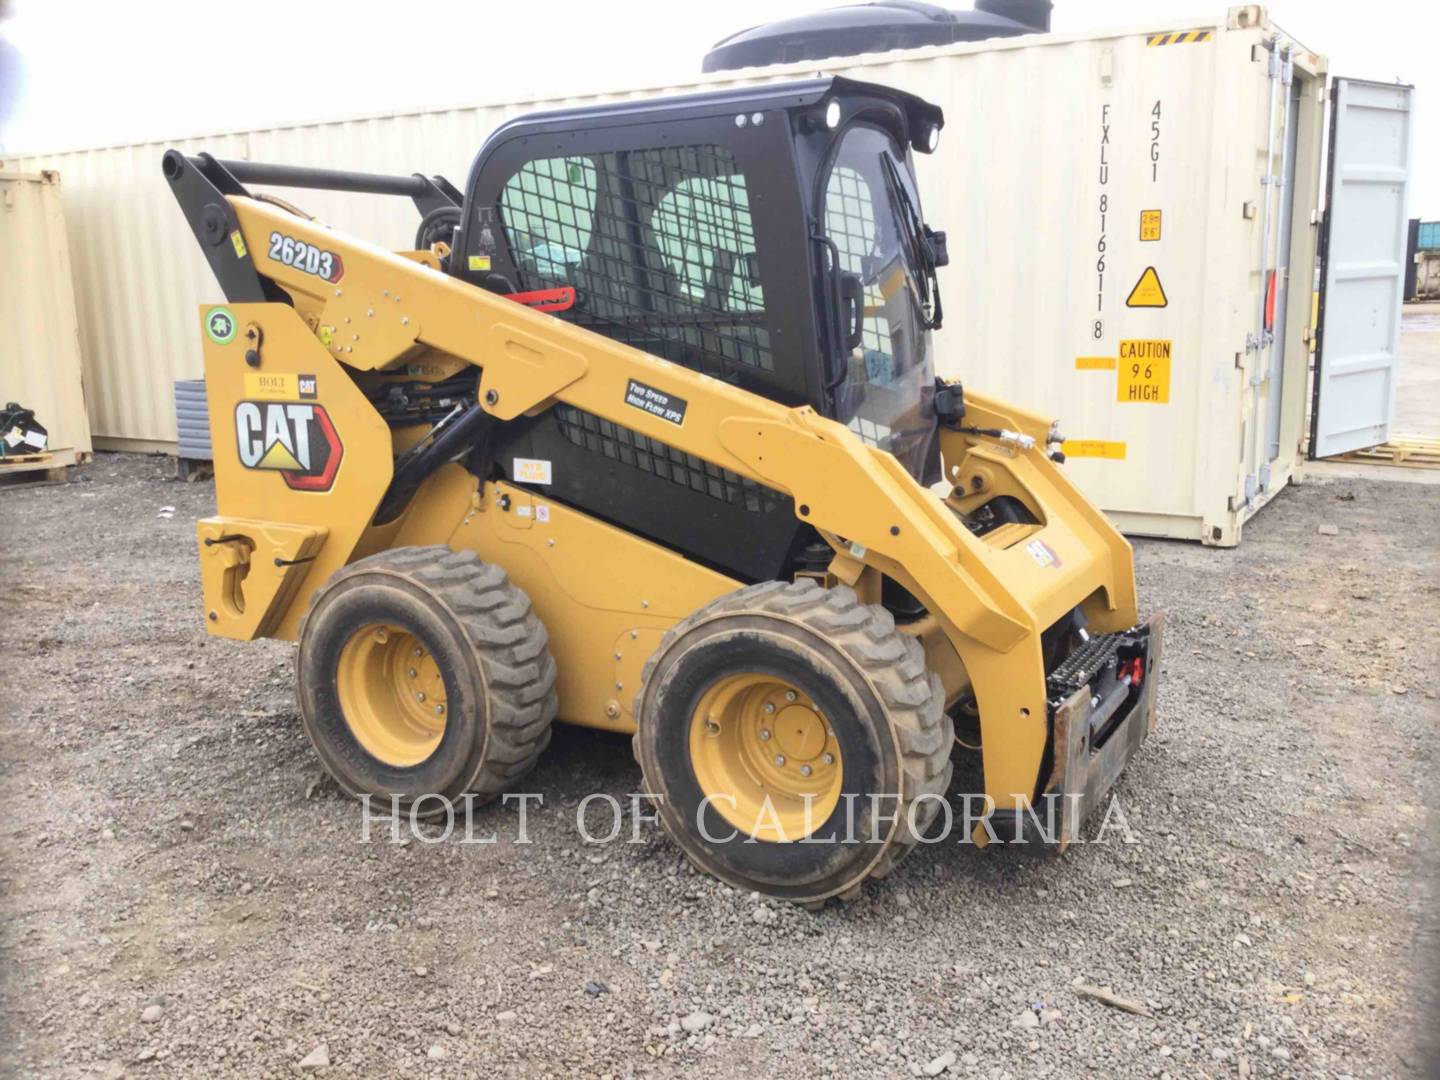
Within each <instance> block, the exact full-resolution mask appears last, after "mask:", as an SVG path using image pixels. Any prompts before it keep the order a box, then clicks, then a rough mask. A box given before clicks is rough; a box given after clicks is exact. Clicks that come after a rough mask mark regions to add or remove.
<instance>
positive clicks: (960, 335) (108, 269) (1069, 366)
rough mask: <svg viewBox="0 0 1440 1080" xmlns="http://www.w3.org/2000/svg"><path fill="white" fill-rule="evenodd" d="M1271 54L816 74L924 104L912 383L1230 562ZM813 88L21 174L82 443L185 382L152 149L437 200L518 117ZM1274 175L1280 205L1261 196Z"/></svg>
mask: <svg viewBox="0 0 1440 1080" xmlns="http://www.w3.org/2000/svg"><path fill="white" fill-rule="evenodd" d="M1277 39H1278V41H1279V43H1280V45H1281V46H1283V45H1285V44H1287V43H1288V42H1287V39H1286V38H1285V37H1284V35H1283V34H1282V33H1280V32H1278V31H1277V30H1275V29H1274V28H1273V27H1271V26H1270V25H1269V24H1268V22H1267V21H1266V17H1265V14H1264V11H1263V9H1261V8H1259V7H1255V6H1250V7H1244V8H1235V9H1232V10H1231V11H1230V12H1229V13H1227V14H1226V15H1225V16H1224V17H1222V18H1219V19H1210V20H1201V21H1193V22H1189V23H1167V24H1164V25H1156V26H1153V27H1149V28H1141V29H1136V30H1131V31H1125V32H1117V33H1114V34H1100V35H1058V34H1048V35H1033V36H1026V37H1020V38H1011V39H1000V40H996V41H986V42H976V43H970V44H965V45H954V46H946V47H941V48H935V49H923V50H910V51H906V52H903V53H889V54H881V55H872V56H863V57H853V58H848V59H845V60H839V61H836V62H835V63H834V65H833V66H832V65H829V64H822V65H820V66H821V67H823V68H824V69H825V70H826V72H828V73H839V74H846V75H850V76H852V77H855V78H859V79H866V80H870V81H875V82H882V83H888V84H891V85H894V86H898V87H901V88H903V89H906V90H910V91H913V92H915V93H918V94H920V95H922V96H924V97H926V98H928V99H930V100H932V101H934V102H936V103H937V104H939V105H941V106H942V107H943V108H944V110H945V114H946V128H945V133H944V135H943V136H942V138H941V140H940V149H939V152H938V153H937V154H935V155H932V156H931V157H929V158H926V157H923V156H921V157H920V158H919V159H918V160H917V162H916V168H917V172H918V174H919V177H920V181H921V188H922V199H923V201H924V203H925V212H926V217H927V218H928V219H929V220H930V222H931V223H932V224H933V225H934V226H935V227H937V228H942V229H945V230H947V231H948V233H949V238H950V242H949V248H950V253H951V264H950V266H949V267H948V268H947V269H946V270H944V271H942V272H941V285H942V295H943V299H944V305H945V327H944V329H943V330H942V331H940V333H939V334H938V336H937V342H936V346H937V348H936V352H937V357H938V366H939V368H940V370H941V372H942V373H943V374H946V375H949V376H954V377H959V378H961V379H963V380H965V381H966V382H968V383H971V384H973V385H974V386H975V387H977V388H983V389H984V390H985V391H986V392H987V393H994V394H997V395H1000V396H1002V397H1008V398H1010V399H1012V400H1014V401H1015V402H1016V403H1017V404H1021V405H1024V406H1026V407H1029V408H1033V409H1036V410H1039V411H1042V412H1050V413H1053V414H1055V415H1057V416H1059V417H1060V418H1061V420H1062V423H1063V427H1064V433H1065V434H1066V435H1067V436H1068V437H1069V439H1070V440H1071V442H1070V444H1069V447H1068V449H1069V451H1070V464H1069V468H1070V469H1071V470H1072V471H1073V473H1074V475H1075V477H1076V479H1077V481H1078V482H1079V483H1080V484H1081V486H1082V487H1083V488H1084V489H1085V490H1086V491H1087V493H1088V494H1089V495H1090V496H1091V497H1092V498H1094V499H1095V500H1096V501H1097V502H1098V503H1099V504H1100V505H1101V506H1102V507H1103V508H1104V509H1105V510H1106V511H1108V512H1110V513H1111V514H1112V515H1113V516H1115V517H1116V518H1117V519H1118V520H1119V521H1120V523H1121V525H1122V527H1124V528H1126V529H1127V530H1128V531H1131V532H1138V533H1148V534H1154V535H1166V536H1177V537H1186V538H1192V539H1194V538H1199V539H1202V540H1204V541H1205V542H1207V543H1218V544H1233V543H1235V542H1237V541H1238V539H1239V533H1240V526H1241V524H1242V522H1243V521H1244V520H1245V518H1246V517H1248V516H1249V514H1251V513H1253V512H1254V510H1255V509H1257V508H1258V507H1259V506H1260V505H1262V504H1263V503H1264V502H1265V501H1266V500H1267V499H1268V498H1269V497H1270V496H1271V495H1272V494H1273V493H1274V492H1275V491H1277V490H1278V489H1279V488H1280V487H1281V486H1283V485H1284V483H1285V482H1286V481H1287V480H1288V479H1289V478H1290V476H1291V475H1292V473H1293V470H1294V468H1295V467H1296V465H1297V463H1298V461H1299V446H1300V441H1301V437H1302V432H1301V429H1302V426H1303V420H1304V410H1305V400H1306V392H1305V383H1306V378H1307V368H1308V338H1309V333H1308V327H1309V318H1310V288H1309V282H1310V278H1311V267H1312V265H1313V260H1314V254H1315V250H1314V248H1315V230H1314V228H1313V227H1312V225H1311V212H1312V211H1313V209H1314V208H1315V206H1316V203H1317V198H1318V187H1319V170H1320V144H1321V131H1322V113H1323V105H1322V98H1323V95H1322V90H1323V86H1324V77H1323V75H1324V62H1323V60H1322V59H1320V58H1319V57H1316V56H1314V55H1312V54H1310V53H1308V52H1305V51H1303V50H1300V49H1298V48H1297V49H1295V51H1294V52H1293V57H1294V81H1293V84H1292V87H1293V95H1294V96H1293V97H1292V99H1291V102H1290V107H1289V108H1288V109H1287V108H1285V106H1284V103H1283V101H1280V98H1281V96H1282V95H1281V93H1280V90H1279V84H1280V79H1279V78H1278V77H1277V78H1276V79H1275V80H1273V81H1272V80H1271V79H1270V78H1269V70H1270V64H1269V57H1270V56H1271V52H1270V51H1267V48H1266V46H1267V45H1269V44H1271V43H1274V42H1276V40H1277ZM697 66H698V59H697ZM815 69H816V65H814V64H804V65H789V66H786V67H777V68H767V69H757V70H750V71H744V72H738V73H723V74H718V75H714V76H706V77H702V78H697V79H696V81H695V82H694V83H692V84H688V85H686V86H675V87H643V88H635V89H633V90H628V91H623V92H617V93H614V94H607V95H597V96H588V97H579V98H567V99H554V100H531V101H525V102H512V103H504V104H495V105H489V106H478V107H474V108H464V109H454V110H446V111H437V112H429V113H415V114H407V115H397V116H388V117H377V118H373V119H366V120H353V121H346V122H338V123H324V124H311V125H302V126H293V127H285V128H272V129H266V130H262V131H254V132H249V133H246V134H240V135H225V136H212V137H206V138H196V139H186V140H178V141H177V140H171V141H156V142H152V143H147V144H144V145H141V146H130V147H123V148H119V149H110V150H97V151H89V152H80V153H68V154H59V155H50V156H45V157H42V158H36V159H22V162H21V164H23V165H26V166H27V167H31V168H36V167H41V166H43V167H45V168H59V169H62V170H63V171H64V173H65V176H66V184H67V191H68V195H67V209H68V211H69V213H70V215H71V220H72V222H73V223H74V227H73V228H72V241H71V242H72V251H73V254H74V261H75V264H76V280H77V291H78V293H79V296H80V298H81V327H82V338H83V342H84V348H85V350H86V355H87V358H88V364H89V368H90V371H91V372H92V395H93V404H92V413H93V416H94V422H95V430H96V432H97V434H101V435H104V436H107V437H109V438H110V439H120V440H126V443H125V444H126V445H133V446H144V445H149V444H166V445H168V444H171V443H173V441H174V439H175V428H174V420H173V415H172V407H171V395H170V388H171V385H172V383H173V380H175V379H177V378H185V377H192V376H194V375H196V374H198V373H199V369H200V359H199V353H200V350H199V335H198V333H197V332H196V325H195V323H196V308H197V305H199V304H200V303H201V302H202V301H205V300H213V299H214V298H215V296H216V295H217V288H216V286H215V284H214V282H213V280H212V279H211V278H210V275H209V273H208V270H207V269H206V266H205V263H204V260H203V258H202V257H201V255H200V252H199V249H198V245H196V243H195V242H194V239H193V237H191V235H190V233H189V231H188V228H187V226H186V225H185V222H184V220H183V218H182V217H181V215H180V213H179V211H178V209H177V208H176V207H175V205H174V201H173V199H172V198H171V196H170V194H169V191H168V190H167V188H166V186H165V184H164V183H163V181H162V179H161V176H160V165H159V163H160V158H161V154H162V153H163V151H164V150H165V148H166V147H168V146H177V147H179V148H180V149H181V150H183V151H185V152H188V153H194V152H198V151H200V150H205V151H208V152H210V153H212V154H214V155H216V156H217V157H237V158H245V159H250V160H256V161H278V162H285V163H289V164H296V165H316V166H328V167H332V168H348V169H357V170H366V171H375V172H392V173H401V174H409V173H412V172H416V171H420V172H425V173H431V174H433V173H442V174H444V175H446V176H448V177H450V179H451V180H453V181H455V182H456V183H457V184H458V183H460V182H461V181H462V180H463V179H464V177H465V176H466V174H467V172H468V169H469V165H470V162H471V159H472V158H473V156H474V153H475V151H476V150H477V149H478V148H479V147H480V145H481V143H482V142H483V141H484V139H485V137H486V136H487V135H488V134H489V133H490V132H491V131H493V130H494V129H495V128H496V127H497V126H498V125H499V124H500V123H502V122H503V121H504V120H506V119H508V118H510V117H512V116H515V115H518V114H520V113H522V112H529V111H535V110H539V109H549V108H559V107H565V106H569V105H576V104H583V103H585V102H597V101H602V100H614V99H617V98H624V97H637V96H646V95H648V94H654V93H664V92H680V91H685V90H694V89H702V88H705V87H709V86H721V85H735V84H742V83H753V82H760V81H771V80H776V79H784V78H795V77H799V76H803V75H806V74H810V73H813V72H814V71H815ZM1272 93H1273V94H1274V95H1275V97H1276V100H1277V108H1276V110H1275V113H1276V120H1275V129H1274V131H1273V133H1272V136H1271V138H1270V139H1269V140H1268V147H1267V131H1268V130H1270V129H1269V126H1268V125H1269V114H1270V109H1269V105H1270V101H1271V95H1272ZM1287 132H1288V139H1287V137H1286V133H1287ZM1287 143H1288V147H1289V149H1288V150H1286V146H1287ZM1267 151H1269V152H1267ZM1282 158H1283V160H1282ZM1282 173H1283V174H1284V176H1285V184H1284V189H1283V190H1281V185H1279V184H1278V183H1275V184H1269V185H1267V184H1263V183H1262V177H1264V176H1266V175H1276V176H1279V175H1281V174H1282ZM1267 189H1268V192H1269V195H1270V198H1271V201H1272V203H1273V206H1272V209H1271V210H1270V217H1269V230H1268V231H1269V237H1270V239H1269V246H1268V251H1267V254H1266V255H1265V256H1264V260H1263V264H1264V265H1263V267H1262V244H1261V233H1262V229H1263V228H1265V225H1266V221H1265V217H1266V215H1265V212H1264V207H1265V205H1266V195H1267ZM279 194H281V195H282V197H286V198H289V199H291V200H292V201H295V202H297V203H299V204H300V205H302V206H303V207H304V208H305V209H306V210H308V211H309V212H311V213H314V214H316V215H318V216H319V217H320V218H322V219H324V220H326V221H328V222H330V223H331V224H333V225H334V226H336V227H337V228H341V229H345V230H347V231H352V232H354V233H356V234H357V235H360V236H363V237H365V238H367V239H370V240H372V241H375V242H377V243H382V244H385V245H388V246H392V247H397V248H399V247H406V246H408V245H409V244H410V243H411V241H412V238H413V230H414V228H415V225H416V223H417V222H416V216H415V214H414V211H413V208H412V207H411V206H410V204H409V203H408V201H406V200H401V199H385V198H375V197H368V196H358V195H345V194H338V193H329V192H312V191H306V192H298V193H297V192H280V193H279ZM1292 198H1293V212H1289V211H1282V207H1284V206H1285V205H1286V204H1287V203H1288V202H1289V201H1290V200H1291V199H1292ZM1277 262H1278V263H1279V264H1280V265H1281V266H1282V267H1283V266H1293V267H1294V268H1295V272H1294V276H1295V281H1296V287H1295V288H1294V289H1289V290H1287V289H1285V288H1284V286H1285V283H1286V275H1285V274H1284V273H1281V274H1279V275H1277V278H1276V298H1275V308H1276V314H1275V316H1274V318H1273V320H1272V323H1273V326H1274V332H1275V340H1276V344H1275V345H1274V346H1271V347H1270V348H1265V349H1260V350H1254V349H1249V350H1247V337H1249V338H1251V339H1252V340H1257V339H1262V338H1263V336H1264V335H1263V333H1262V332H1261V326H1260V324H1261V321H1262V318H1263V316H1264V308H1265V305H1264V303H1263V301H1262V298H1263V297H1264V295H1265V291H1266V285H1267V284H1268V278H1269V274H1268V271H1269V270H1270V269H1271V268H1273V267H1274V266H1275V265H1276V264H1277ZM117 268H118V269H117ZM1151 268H1153V274H1152V273H1147V271H1149V270H1150V269H1151ZM1142 279H1143V280H1142ZM1137 286H1140V288H1138V289H1137ZM1132 293H1133V294H1134V295H1133V296H1132ZM1127 301H1128V302H1127ZM1144 304H1148V305H1150V306H1140V305H1144ZM1156 305H1163V306H1156ZM1122 354H1123V355H1122ZM1135 365H1138V366H1135ZM1272 366H1273V368H1274V371H1273V374H1270V369H1271V368H1272ZM1252 417H1256V418H1259V420H1260V423H1259V425H1258V427H1257V426H1256V425H1254V424H1252V422H1251V418H1252ZM1257 436H1258V438H1257Z"/></svg>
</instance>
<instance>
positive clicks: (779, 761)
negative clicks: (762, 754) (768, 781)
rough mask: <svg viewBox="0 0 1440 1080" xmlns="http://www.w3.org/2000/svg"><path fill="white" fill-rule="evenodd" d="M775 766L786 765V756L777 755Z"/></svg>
mask: <svg viewBox="0 0 1440 1080" xmlns="http://www.w3.org/2000/svg"><path fill="white" fill-rule="evenodd" d="M775 764H776V765H784V764H785V755H784V754H776V755H775Z"/></svg>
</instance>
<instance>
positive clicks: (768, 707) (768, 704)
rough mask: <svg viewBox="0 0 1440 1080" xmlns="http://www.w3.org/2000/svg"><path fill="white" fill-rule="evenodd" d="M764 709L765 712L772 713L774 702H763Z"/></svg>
mask: <svg viewBox="0 0 1440 1080" xmlns="http://www.w3.org/2000/svg"><path fill="white" fill-rule="evenodd" d="M765 711H766V712H767V713H773V712H774V711H775V703H774V702H773V701H767V702H765Z"/></svg>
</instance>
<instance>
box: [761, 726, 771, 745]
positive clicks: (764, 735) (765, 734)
mask: <svg viewBox="0 0 1440 1080" xmlns="http://www.w3.org/2000/svg"><path fill="white" fill-rule="evenodd" d="M760 741H761V742H769V741H770V729H769V728H768V727H767V728H761V729H760Z"/></svg>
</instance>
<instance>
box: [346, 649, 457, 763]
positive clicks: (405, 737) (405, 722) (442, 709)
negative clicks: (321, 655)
mask: <svg viewBox="0 0 1440 1080" xmlns="http://www.w3.org/2000/svg"><path fill="white" fill-rule="evenodd" d="M335 681H336V685H337V689H338V691H339V696H340V711H341V712H342V713H343V714H344V716H345V723H346V724H348V725H349V727H350V731H351V733H352V734H353V735H354V736H355V739H356V741H357V742H359V743H360V745H361V747H363V748H364V750H365V752H366V753H367V754H369V755H370V756H371V757H373V758H375V759H376V760H377V761H383V762H384V763H385V764H386V765H394V766H396V767H399V768H404V767H405V766H408V765H417V764H419V763H420V762H422V761H424V760H425V759H426V758H428V757H429V756H430V755H431V754H433V753H434V752H435V748H436V747H437V746H439V745H440V739H441V737H442V736H443V735H444V734H445V721H446V719H447V718H448V716H449V708H448V705H447V703H446V700H445V679H444V677H443V676H442V675H441V674H440V668H439V666H438V665H437V664H436V663H435V658H434V657H433V656H431V655H430V650H429V649H427V648H426V647H425V645H424V643H423V642H421V640H420V639H419V638H417V637H416V636H415V635H414V634H411V633H410V632H409V631H406V630H402V629H401V628H400V627H398V626H390V625H387V624H371V625H369V626H363V627H361V628H360V629H359V630H358V631H356V632H355V633H354V634H353V635H351V637H350V640H349V641H347V642H345V645H344V647H343V648H342V649H341V650H340V663H339V667H338V670H337V672H336V680H335Z"/></svg>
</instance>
